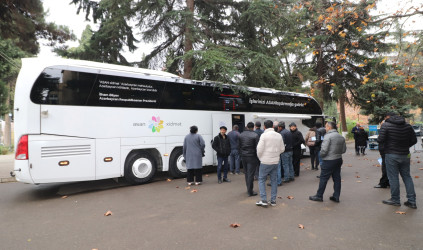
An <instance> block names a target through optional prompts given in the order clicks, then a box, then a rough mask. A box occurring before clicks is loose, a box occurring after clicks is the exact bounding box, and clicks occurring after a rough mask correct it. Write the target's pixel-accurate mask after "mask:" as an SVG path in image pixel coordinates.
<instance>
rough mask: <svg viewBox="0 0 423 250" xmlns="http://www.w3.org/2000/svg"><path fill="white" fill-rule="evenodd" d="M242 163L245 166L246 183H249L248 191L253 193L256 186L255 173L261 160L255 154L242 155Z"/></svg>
mask: <svg viewBox="0 0 423 250" xmlns="http://www.w3.org/2000/svg"><path fill="white" fill-rule="evenodd" d="M241 159H242V165H243V166H244V173H245V184H246V185H247V193H248V194H252V193H253V188H254V174H255V172H256V168H257V165H258V164H259V161H258V159H257V157H255V156H242V157H241Z"/></svg>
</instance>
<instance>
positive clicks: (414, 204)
mask: <svg viewBox="0 0 423 250" xmlns="http://www.w3.org/2000/svg"><path fill="white" fill-rule="evenodd" d="M404 205H406V206H407V207H409V208H414V209H417V205H416V203H411V202H409V201H406V202H404Z"/></svg>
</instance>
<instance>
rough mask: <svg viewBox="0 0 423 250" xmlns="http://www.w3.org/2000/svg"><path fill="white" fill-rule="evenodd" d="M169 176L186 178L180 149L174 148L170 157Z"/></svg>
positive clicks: (185, 169)
mask: <svg viewBox="0 0 423 250" xmlns="http://www.w3.org/2000/svg"><path fill="white" fill-rule="evenodd" d="M169 174H170V175H171V176H173V177H175V178H184V177H186V176H187V166H186V164H185V162H184V156H183V154H182V148H176V149H175V150H173V152H172V154H171V155H170V159H169Z"/></svg>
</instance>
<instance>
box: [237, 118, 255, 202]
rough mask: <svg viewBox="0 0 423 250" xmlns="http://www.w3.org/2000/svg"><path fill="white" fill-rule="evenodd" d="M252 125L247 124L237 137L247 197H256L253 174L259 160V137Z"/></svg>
mask: <svg viewBox="0 0 423 250" xmlns="http://www.w3.org/2000/svg"><path fill="white" fill-rule="evenodd" d="M253 130H254V123H252V122H249V123H247V129H246V130H245V131H244V132H242V134H241V135H240V136H239V153H240V154H241V159H242V165H243V166H244V173H245V184H246V185H247V194H248V196H256V195H257V193H256V192H254V191H253V188H254V173H255V171H256V168H257V165H258V164H259V160H258V158H257V144H258V142H259V136H258V135H257V133H255V132H254V131H253Z"/></svg>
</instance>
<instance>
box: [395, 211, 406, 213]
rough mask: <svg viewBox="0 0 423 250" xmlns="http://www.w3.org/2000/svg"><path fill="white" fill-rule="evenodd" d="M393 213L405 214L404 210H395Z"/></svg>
mask: <svg viewBox="0 0 423 250" xmlns="http://www.w3.org/2000/svg"><path fill="white" fill-rule="evenodd" d="M395 213H396V214H405V212H403V211H396V212H395Z"/></svg>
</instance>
